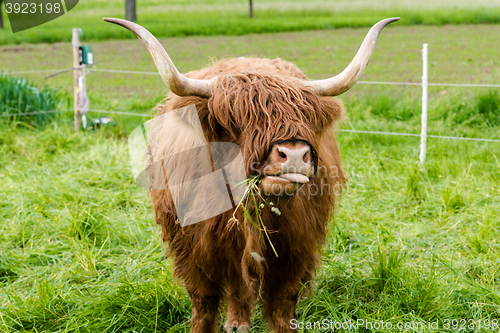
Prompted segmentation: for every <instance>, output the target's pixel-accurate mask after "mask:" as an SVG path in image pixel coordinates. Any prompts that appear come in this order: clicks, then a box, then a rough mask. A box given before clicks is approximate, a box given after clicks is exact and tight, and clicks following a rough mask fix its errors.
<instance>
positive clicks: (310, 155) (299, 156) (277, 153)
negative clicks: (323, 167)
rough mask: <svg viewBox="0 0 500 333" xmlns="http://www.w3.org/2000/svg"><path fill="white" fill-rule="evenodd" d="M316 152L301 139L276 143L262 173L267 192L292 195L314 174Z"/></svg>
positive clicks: (262, 183)
mask: <svg viewBox="0 0 500 333" xmlns="http://www.w3.org/2000/svg"><path fill="white" fill-rule="evenodd" d="M315 156H316V154H315V151H314V150H313V149H312V148H311V146H310V145H309V144H308V143H307V142H305V141H301V140H293V141H285V142H281V143H276V144H274V145H273V147H272V148H271V151H270V153H269V155H268V157H267V160H266V163H265V164H266V165H265V166H264V168H263V170H262V173H263V177H262V182H261V187H262V188H263V190H264V192H265V193H266V194H274V195H285V194H288V195H291V194H294V193H295V192H296V191H297V190H298V189H299V188H300V186H301V185H302V184H306V183H308V182H309V181H310V180H311V178H312V177H313V176H314V172H315V164H316V157H315Z"/></svg>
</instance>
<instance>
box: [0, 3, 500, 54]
mask: <svg viewBox="0 0 500 333" xmlns="http://www.w3.org/2000/svg"><path fill="white" fill-rule="evenodd" d="M254 3H255V5H254V8H255V9H254V19H252V20H250V19H249V18H248V0H211V1H205V0H195V1H185V0H172V1H170V0H169V1H158V0H144V1H140V2H138V4H137V6H138V7H137V15H138V23H139V24H142V25H144V26H146V27H147V28H148V29H150V31H151V32H153V33H154V34H155V35H156V36H157V37H170V36H192V35H244V34H248V33H271V32H283V31H304V30H311V29H330V28H342V27H368V26H371V25H372V23H373V22H375V21H378V20H380V19H383V18H386V17H393V16H401V17H404V19H403V20H402V21H401V23H400V24H402V25H415V24H424V25H444V24H498V23H500V7H499V6H498V2H497V1H494V0H477V1H471V0H461V1H450V0H438V1H431V0H423V1H398V0H382V1H376V2H374V1H368V0H350V1H349V0H315V1H306V0H294V1H279V0H274V1H265V2H264V1H254ZM4 11H5V8H4ZM4 15H6V14H5V12H4ZM124 15H125V14H124V5H123V1H121V0H112V1H103V0H85V1H80V3H79V4H78V6H77V7H75V9H73V10H72V11H70V12H69V13H67V14H66V15H65V16H63V17H61V18H58V19H57V20H54V21H52V22H49V23H47V24H44V25H42V26H39V27H36V28H33V29H29V30H26V31H22V32H18V33H16V34H13V33H12V32H11V31H9V27H10V26H9V25H7V28H6V29H5V30H3V31H2V30H0V45H6V44H20V43H53V42H57V41H65V40H67V38H68V37H69V36H70V35H71V28H73V27H79V28H82V29H83V31H84V34H83V38H84V40H87V41H97V40H108V39H116V38H119V39H124V38H127V39H131V38H134V37H132V36H131V35H130V34H129V33H127V32H126V31H124V30H123V29H120V28H118V27H110V26H109V24H106V23H104V22H103V21H102V17H105V16H108V17H120V18H123V17H124Z"/></svg>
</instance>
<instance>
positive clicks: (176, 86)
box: [104, 18, 212, 98]
mask: <svg viewBox="0 0 500 333" xmlns="http://www.w3.org/2000/svg"><path fill="white" fill-rule="evenodd" d="M104 21H106V22H111V23H115V24H118V25H121V26H122V27H124V28H127V29H128V30H130V31H132V32H133V33H134V34H135V35H136V36H137V37H139V39H141V40H142V42H143V43H144V45H145V46H146V48H147V49H148V51H149V53H150V54H151V56H152V57H153V60H154V62H155V65H156V68H158V72H159V73H160V75H161V78H162V79H163V82H165V84H166V85H167V87H168V88H169V89H170V91H172V92H173V93H174V94H176V95H179V96H200V97H206V98H208V97H210V96H211V95H212V90H211V88H210V86H211V80H196V79H191V78H188V77H185V76H184V75H182V74H181V73H179V71H178V70H177V68H175V65H174V63H173V62H172V60H170V57H169V56H168V54H167V52H166V51H165V49H164V48H163V46H161V44H160V42H158V40H157V39H156V38H155V37H154V36H153V35H152V34H151V33H150V32H149V31H148V30H146V29H145V28H143V27H141V26H140V25H138V24H135V23H132V22H130V21H127V20H121V19H116V18H104Z"/></svg>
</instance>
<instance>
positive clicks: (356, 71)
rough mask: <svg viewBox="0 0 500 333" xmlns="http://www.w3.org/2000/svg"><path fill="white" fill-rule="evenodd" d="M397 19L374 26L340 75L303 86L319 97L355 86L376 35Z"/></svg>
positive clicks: (370, 52)
mask: <svg viewBox="0 0 500 333" xmlns="http://www.w3.org/2000/svg"><path fill="white" fill-rule="evenodd" d="M398 20H399V17H393V18H387V19H385V20H382V21H380V22H378V23H377V24H375V25H374V26H373V27H372V28H371V29H370V31H368V34H367V35H366V37H365V40H363V43H362V44H361V46H360V48H359V50H358V53H356V56H355V57H354V59H352V61H351V63H350V64H349V66H347V68H346V69H344V70H343V71H342V73H340V74H338V75H336V76H334V77H332V78H329V79H325V80H317V81H306V82H305V84H306V85H307V86H309V87H311V88H313V89H314V90H315V91H316V92H317V93H318V95H321V96H338V95H340V94H343V93H345V92H346V91H347V90H349V89H351V87H352V86H353V85H355V84H356V82H357V81H358V79H359V77H360V76H361V74H363V72H364V70H365V68H366V65H368V62H369V61H370V58H371V56H372V53H373V50H375V43H376V42H377V38H378V35H379V34H380V32H381V31H382V29H384V28H385V26H386V25H388V24H389V23H392V22H395V21H398Z"/></svg>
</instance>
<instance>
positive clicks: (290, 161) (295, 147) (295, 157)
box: [273, 141, 311, 173]
mask: <svg viewBox="0 0 500 333" xmlns="http://www.w3.org/2000/svg"><path fill="white" fill-rule="evenodd" d="M273 155H274V156H275V158H276V161H277V162H279V163H280V164H281V165H282V171H284V172H298V173H303V172H304V171H305V170H304V169H308V168H309V167H310V166H311V149H310V148H309V145H307V144H305V143H302V142H300V141H297V142H286V143H283V144H278V145H276V146H274V154H273Z"/></svg>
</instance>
